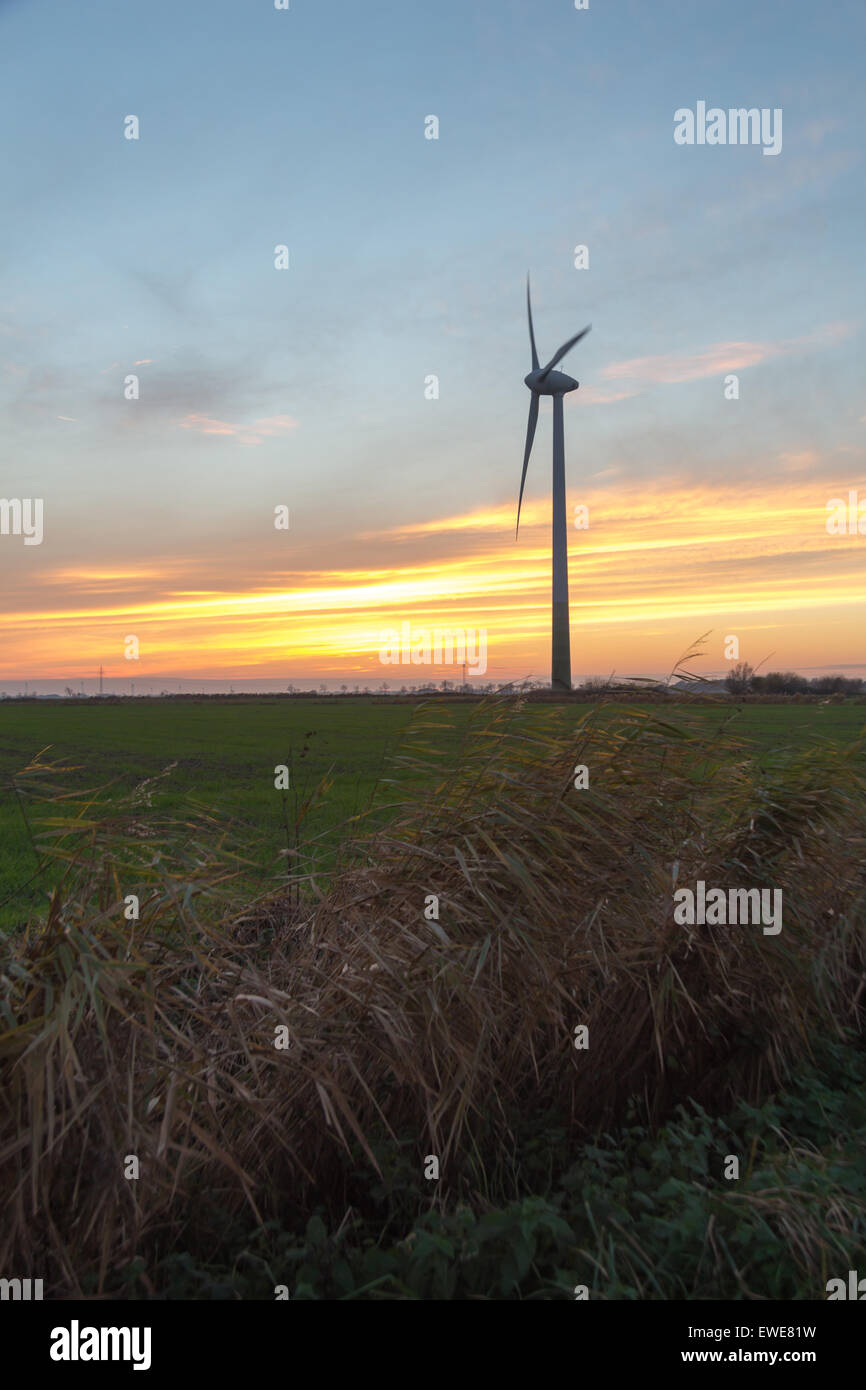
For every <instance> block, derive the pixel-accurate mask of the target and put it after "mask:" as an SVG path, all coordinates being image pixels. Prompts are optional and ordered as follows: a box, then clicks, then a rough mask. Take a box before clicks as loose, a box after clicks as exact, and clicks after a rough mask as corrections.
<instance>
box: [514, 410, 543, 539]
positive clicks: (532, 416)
mask: <svg viewBox="0 0 866 1390" xmlns="http://www.w3.org/2000/svg"><path fill="white" fill-rule="evenodd" d="M537 424H538V395H537V393H536V392H535V391H533V393H532V399H531V400H530V402H529V419H528V420H527V422H526V449H525V450H524V453H523V472H522V473H521V475H520V496H519V497H518V499H517V527H516V529H515V532H514V539H515V540H517V532H518V531H519V530H520V504H521V502H522V501H523V485H524V483H525V482H526V469H527V466H528V464H529V455H530V454H531V453H532V441H533V439H534V438H535V426H536V425H537Z"/></svg>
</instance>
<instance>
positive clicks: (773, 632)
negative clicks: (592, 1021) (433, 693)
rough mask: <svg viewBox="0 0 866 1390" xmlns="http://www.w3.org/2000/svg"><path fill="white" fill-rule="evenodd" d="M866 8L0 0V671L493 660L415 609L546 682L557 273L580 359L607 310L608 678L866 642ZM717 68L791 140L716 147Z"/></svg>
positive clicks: (593, 501) (320, 672) (576, 475)
mask: <svg viewBox="0 0 866 1390" xmlns="http://www.w3.org/2000/svg"><path fill="white" fill-rule="evenodd" d="M864 46H866V9H864V7H863V5H862V3H861V0H836V3H834V4H833V5H832V6H826V5H825V6H820V5H815V4H813V3H811V0H808V2H807V0H784V3H782V0H780V2H779V3H776V2H775V0H730V3H727V4H725V5H712V6H711V5H702V6H683V5H682V4H680V3H673V2H670V3H669V2H668V0H659V3H654V4H646V3H644V2H643V0H619V2H618V3H614V0H590V4H589V8H588V9H586V10H581V11H578V10H576V9H575V8H574V4H573V0H473V3H472V4H466V3H465V0H439V3H437V4H436V5H427V4H421V3H418V2H417V0H399V3H398V0H378V2H377V0H372V2H371V3H369V4H365V5H359V4H357V3H356V0H291V2H290V8H289V9H287V10H277V9H276V8H275V5H274V3H273V0H237V2H236V3H229V0H208V2H207V3H204V0H185V3H184V4H183V5H177V4H176V0H148V3H147V5H142V6H118V5H117V4H116V3H107V0H88V4H87V5H86V6H83V7H81V6H71V5H69V4H67V3H60V0H39V3H36V0H0V125H2V129H3V131H4V138H3V140H2V142H0V184H2V188H3V206H4V213H3V217H2V219H0V421H2V431H3V439H2V455H0V457H2V472H0V498H3V499H6V500H7V501H9V500H11V499H19V500H21V501H23V500H24V499H31V500H35V499H41V502H42V517H43V522H42V536H41V543H39V544H25V536H24V535H22V534H16V533H15V524H14V512H13V511H9V513H8V515H9V518H10V520H9V524H8V526H7V527H6V530H7V531H8V534H0V688H6V689H7V690H8V691H9V692H10V693H13V692H14V691H16V690H17V689H19V688H20V687H21V685H22V683H23V682H24V681H25V680H26V681H28V682H29V683H30V686H31V688H36V689H39V688H42V689H45V690H47V689H54V690H61V689H63V688H64V687H65V686H67V685H69V686H71V687H73V688H75V689H79V688H81V687H83V688H85V689H88V690H92V689H93V688H94V686H95V679H96V672H97V670H98V668H99V666H100V665H102V666H103V667H104V673H105V681H106V686H107V688H115V689H118V690H120V689H124V690H125V689H127V688H129V686H130V684H134V685H135V687H137V688H138V689H139V690H140V691H144V690H146V689H148V688H150V687H153V688H159V687H161V686H163V685H167V684H170V683H180V684H182V686H183V688H184V689H192V688H194V687H195V686H196V683H198V685H200V686H202V688H204V687H205V686H207V688H213V689H216V688H228V686H229V685H230V684H235V685H237V687H238V688H244V689H252V688H261V689H266V688H284V687H285V686H286V685H287V684H289V683H295V684H296V685H300V686H305V685H310V684H318V683H320V682H323V683H326V684H328V685H329V686H337V687H339V685H340V684H342V683H346V684H348V686H349V688H350V689H354V686H355V685H356V684H358V683H360V684H361V685H362V686H364V685H373V684H374V683H380V682H381V681H382V680H383V679H386V680H389V681H390V682H391V684H392V685H393V686H396V687H399V685H400V684H402V683H403V682H406V681H408V682H409V683H416V682H419V683H420V682H425V681H428V680H431V679H432V680H437V681H438V680H439V679H440V678H441V677H442V676H443V675H444V676H453V675H454V670H453V669H452V668H451V667H450V666H448V667H446V666H442V665H441V664H440V665H439V666H436V665H433V666H430V665H417V664H414V663H410V664H408V665H406V664H405V663H401V665H400V666H399V667H396V666H388V665H386V664H383V662H382V652H383V647H384V646H386V645H387V641H388V640H389V639H388V636H387V635H388V634H389V633H391V632H404V631H405V630H406V629H405V627H404V625H405V624H409V630H410V632H411V634H412V637H413V640H414V639H415V638H416V637H417V635H418V634H419V633H425V632H426V633H435V631H436V630H437V629H440V630H441V629H445V630H451V631H454V632H458V633H459V632H465V633H466V634H467V635H468V634H476V642H477V634H483V640H484V648H485V653H486V655H485V660H484V662H483V663H482V662H478V663H476V669H475V670H474V671H473V670H470V672H469V675H470V678H471V679H474V680H476V681H482V680H487V681H490V680H492V681H501V680H507V679H511V678H512V677H526V676H530V677H532V678H535V679H539V680H545V679H548V678H549V672H550V582H551V581H550V507H551V500H550V497H551V472H550V469H551V463H550V459H551V433H552V425H551V415H550V404H549V402H547V403H545V404H544V405H543V406H542V411H541V418H540V422H539V428H538V433H537V436H536V443H535V449H534V452H533V457H532V460H531V463H530V467H529V474H528V479H527V491H526V495H525V498H524V504H523V509H522V513H521V525H520V534H519V537H517V538H515V529H514V522H515V516H516V503H517V490H518V485H519V480H520V470H521V465H522V460H523V446H524V435H525V429H526V414H527V409H528V404H529V392H528V391H527V389H526V387H525V385H524V383H523V377H524V376H525V374H526V373H527V372H528V371H529V370H530V365H531V363H530V354H529V342H528V333H527V326H526V308H525V282H526V274H527V271H528V270H530V271H531V273H532V287H533V309H534V316H535V332H536V338H537V340H538V344H539V351H540V353H541V358H542V361H544V360H546V359H547V358H549V357H550V356H552V354H553V352H554V351H555V349H556V348H557V347H558V346H559V344H560V343H562V342H563V341H564V340H565V339H566V338H568V337H570V336H571V335H573V334H574V333H576V332H577V331H578V329H580V328H582V327H583V326H584V325H585V324H588V323H591V324H592V332H591V333H590V334H589V335H588V336H587V337H586V338H585V339H584V340H583V341H582V342H581V343H580V344H579V346H578V347H577V348H575V350H574V351H573V352H572V353H571V354H570V355H569V356H568V358H567V359H566V360H565V361H564V362H563V363H562V364H561V366H562V368H563V369H564V370H566V371H568V372H569V373H571V374H572V375H573V376H575V377H576V378H577V379H578V380H579V381H580V383H581V385H580V389H579V390H578V391H576V392H574V393H573V394H571V395H570V396H568V397H566V404H565V441H566V470H567V504H568V515H569V519H570V529H569V576H570V600H571V651H572V671H573V677H574V680H575V682H577V681H579V680H581V679H583V678H585V677H586V676H592V675H609V674H610V673H611V672H616V673H618V674H620V675H627V674H636V675H664V674H666V673H667V672H668V671H670V669H671V668H672V667H673V665H674V663H675V662H676V660H677V658H678V657H679V655H680V654H681V653H682V652H683V651H684V650H685V649H686V648H687V647H689V646H690V644H691V643H692V642H693V641H694V640H695V639H696V638H698V637H700V636H702V635H703V634H709V635H708V637H707V639H706V643H705V648H704V651H705V656H704V658H703V661H702V663H701V664H700V666H699V667H698V669H700V670H701V671H702V672H703V673H704V674H707V675H710V674H724V672H725V671H726V670H727V669H729V667H730V665H731V664H732V661H733V657H732V656H730V655H729V654H728V653H730V652H731V651H736V652H737V654H738V656H739V658H740V659H744V660H747V661H749V662H751V663H752V664H754V665H757V664H758V663H759V662H762V661H768V662H769V665H765V667H764V669H794V670H800V671H802V672H804V673H805V674H817V673H819V672H823V671H844V672H845V673H847V674H849V675H853V674H866V640H864V621H863V610H864V600H866V582H864V581H866V464H864V437H866V391H864V372H863V323H864V309H866V303H864V300H866V276H864V273H863V266H862V244H863V225H864V201H866V180H864V163H863V146H864V137H863V130H864V128H866V94H864V87H863V83H862V54H863V51H864ZM699 102H703V103H705V104H706V107H707V108H714V107H717V108H721V110H722V111H724V112H727V111H728V110H729V109H736V108H740V107H746V108H752V107H755V108H758V109H759V110H767V111H768V112H781V125H780V127H779V129H780V133H781V137H782V140H781V149H780V150H779V151H778V153H775V154H765V153H764V149H763V146H762V145H761V144H710V143H704V144H698V143H695V144H691V145H688V144H679V143H677V142H676V140H675V139H674V131H675V126H676V120H675V116H676V113H677V111H680V110H683V109H689V110H692V111H697V109H698V103H699ZM130 116H135V117H137V120H138V131H137V133H138V138H137V139H129V138H127V135H126V133H127V132H128V131H130V130H131V129H132V128H133V127H131V125H130V122H129V120H128V118H129V117H130ZM434 116H435V118H436V121H437V122H438V130H437V131H436V134H437V135H438V138H436V139H430V138H427V135H428V134H429V133H431V132H432V131H433V130H434V128H435V127H434V125H433V123H432V122H431V120H430V119H429V118H430V117H434ZM775 119H776V120H777V121H778V120H779V117H776V118H775ZM280 246H284V247H286V248H287V250H288V254H287V259H288V267H287V268H277V265H276V261H277V259H278V257H277V254H276V252H275V248H277V247H280ZM579 246H583V247H586V254H585V255H584V256H583V257H581V256H580V255H578V256H576V254H575V248H576V247H579ZM576 260H577V261H581V260H583V261H588V264H576V263H575V262H576ZM731 376H734V377H736V379H737V380H736V390H737V391H738V395H737V396H736V398H731V392H732V390H733V389H734V388H733V387H732V386H731V384H730V380H729V379H730V377H731ZM131 377H134V378H136V379H137V398H136V397H135V395H134V394H133V396H132V398H127V396H128V395H129V393H130V390H131V389H133V390H134V384H133V388H131V387H130V385H129V380H130V378H131ZM432 378H435V382H433V381H431V379H432ZM835 500H843V501H844V502H845V503H846V506H847V507H848V512H849V518H850V516H853V518H854V520H853V533H852V528H851V527H850V526H849V527H848V528H847V529H846V528H843V529H844V530H845V534H830V533H828V530H827V518H828V504H832V503H834V501H835ZM861 500H862V502H863V510H862V518H863V533H862V534H861V533H860V531H859V530H858V529H857V521H858V512H857V507H858V504H859V502H860V501H861ZM278 508H288V526H287V527H283V528H279V529H278V528H277V526H276V525H275V518H276V515H277V512H276V509H278ZM580 508H586V509H587V510H586V512H584V513H581V512H579V510H578V509H580ZM834 514H835V513H834ZM578 517H581V518H582V519H583V520H584V521H585V522H588V524H586V525H585V526H584V527H583V528H582V529H579V528H578V526H576V525H574V526H572V525H571V519H572V518H575V519H577V518H578ZM0 522H2V511H0ZM19 529H20V528H19ZM731 637H734V638H736V642H735V643H733V644H732V643H731V642H730V640H729V639H730V638H731ZM131 638H134V639H135V641H134V642H131V641H130V640H129V639H131ZM479 649H480V648H479ZM482 665H483V666H484V670H483V671H482V670H481V666H482ZM172 688H173V685H172Z"/></svg>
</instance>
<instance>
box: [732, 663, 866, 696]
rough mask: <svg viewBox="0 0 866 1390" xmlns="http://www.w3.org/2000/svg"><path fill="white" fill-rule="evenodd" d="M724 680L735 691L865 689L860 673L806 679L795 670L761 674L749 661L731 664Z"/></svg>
mask: <svg viewBox="0 0 866 1390" xmlns="http://www.w3.org/2000/svg"><path fill="white" fill-rule="evenodd" d="M725 684H726V685H727V687H728V689H729V690H730V692H731V694H732V695H747V694H751V695H861V694H862V693H863V691H864V689H866V682H864V681H863V680H862V679H861V678H860V677H859V676H813V677H812V679H811V680H807V679H806V677H805V676H798V675H797V673H796V671H770V672H768V673H767V675H766V676H759V675H757V674H756V672H755V670H754V668H753V667H752V666H750V665H749V663H748V662H747V661H740V662H738V663H737V665H736V666H733V667H732V668H731V670H730V671H729V673H728V676H727V678H726V680H725Z"/></svg>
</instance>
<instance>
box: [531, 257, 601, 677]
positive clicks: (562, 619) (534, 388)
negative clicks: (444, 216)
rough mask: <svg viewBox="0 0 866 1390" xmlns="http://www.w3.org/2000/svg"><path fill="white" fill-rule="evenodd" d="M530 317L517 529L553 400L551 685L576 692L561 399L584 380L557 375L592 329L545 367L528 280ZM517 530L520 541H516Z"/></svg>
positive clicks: (584, 329) (562, 348)
mask: <svg viewBox="0 0 866 1390" xmlns="http://www.w3.org/2000/svg"><path fill="white" fill-rule="evenodd" d="M526 314H527V318H528V319H529V342H530V346H531V348H532V371H531V372H530V373H529V375H528V376H526V377H524V378H523V379H524V381H525V383H526V385H527V386H528V387H529V389H530V391H531V392H532V397H531V399H530V402H529V419H528V421H527V424H526V448H525V450H524V454H523V473H522V474H521V477H520V496H519V497H518V499H517V531H519V529H520V504H521V502H522V501H523V487H524V484H525V482H526V469H527V467H528V465H529V455H530V454H531V453H532V441H533V439H534V438H535V427H536V425H537V424H538V406H539V401H540V399H541V397H542V396H552V397H553V537H552V541H553V545H552V551H553V556H552V570H553V609H552V614H551V618H552V622H551V656H550V684H551V688H552V689H553V690H559V691H564V690H571V637H570V632H569V616H568V527H567V524H566V518H565V431H564V426H563V415H562V398H563V396H565V395H567V394H568V392H569V391H576V390H577V388H578V386H579V385H580V383H579V382H577V381H575V380H574V377H571V376H567V375H566V373H565V372H557V371H554V368H555V366H556V364H557V362H561V361H562V359H563V357H564V356H565V354H566V353H567V352H570V351H571V349H572V348H573V347H574V346H575V344H576V343H579V342H580V340H581V338H585V337H586V335H587V333H588V332H589V328H590V327H591V325H590V326H588V327H586V328H583V329H581V331H580V332H579V333H575V335H574V337H573V338H569V340H568V342H567V343H563V345H562V347H561V348H560V349H559V351H558V352H556V353H554V355H553V357H551V359H550V361H549V362H548V363H547V366H546V367H540V366H539V363H538V353H537V351H536V348H535V333H534V332H533V328H532V303H531V300H530V297H529V276H528V275H527V277H526ZM517 531H515V539H516V537H517Z"/></svg>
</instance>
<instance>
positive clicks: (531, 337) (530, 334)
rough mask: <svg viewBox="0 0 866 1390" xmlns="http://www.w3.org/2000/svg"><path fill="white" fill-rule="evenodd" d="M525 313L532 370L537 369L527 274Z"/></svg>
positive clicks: (535, 370)
mask: <svg viewBox="0 0 866 1390" xmlns="http://www.w3.org/2000/svg"><path fill="white" fill-rule="evenodd" d="M526 313H527V315H528V317H529V341H530V343H531V344H532V370H533V371H534V372H537V371H538V353H537V352H536V350H535V334H534V333H533V331H532V304H531V303H530V300H529V275H528V274H527V276H526Z"/></svg>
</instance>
